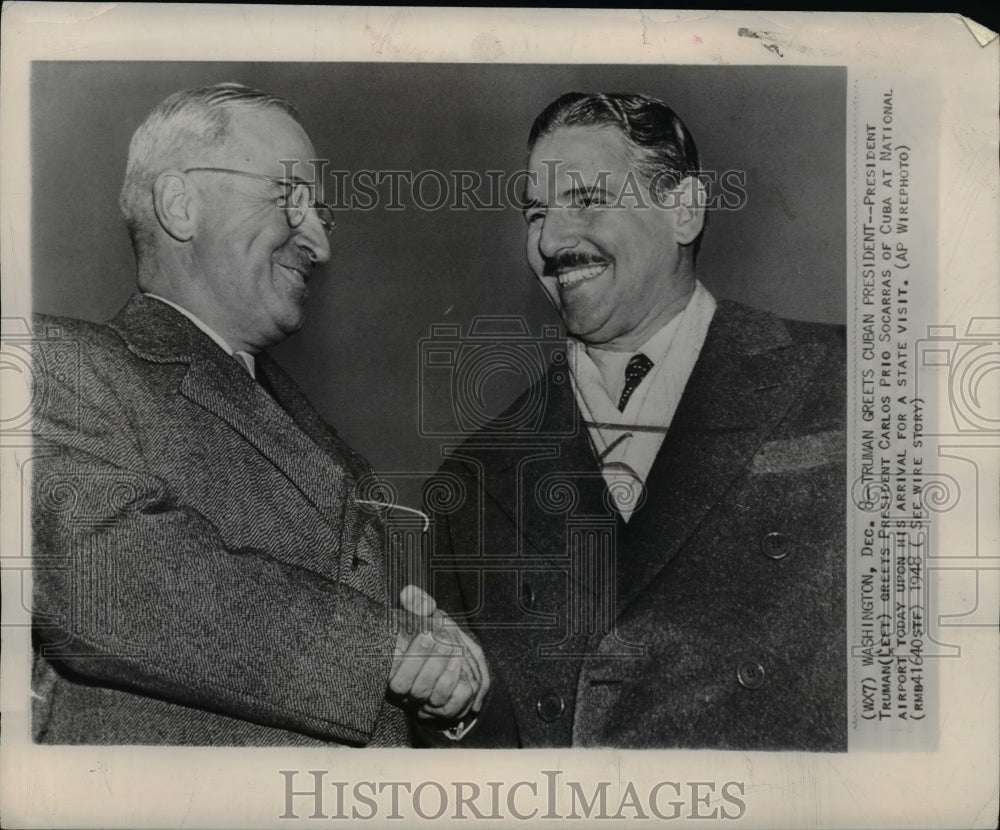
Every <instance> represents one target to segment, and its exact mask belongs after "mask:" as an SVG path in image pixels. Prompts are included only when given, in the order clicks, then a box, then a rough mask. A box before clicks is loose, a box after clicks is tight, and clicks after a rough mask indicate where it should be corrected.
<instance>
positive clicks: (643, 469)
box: [568, 281, 716, 522]
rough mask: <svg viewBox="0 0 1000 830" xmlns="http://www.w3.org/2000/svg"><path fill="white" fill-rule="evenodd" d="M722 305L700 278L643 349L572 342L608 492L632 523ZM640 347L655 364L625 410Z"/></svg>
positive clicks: (581, 401)
mask: <svg viewBox="0 0 1000 830" xmlns="http://www.w3.org/2000/svg"><path fill="white" fill-rule="evenodd" d="M715 307H716V303H715V298H714V297H713V296H712V295H711V294H710V293H709V292H708V289H706V288H705V286H703V285H702V284H701V283H700V282H697V281H695V289H694V293H693V294H692V295H691V299H690V300H689V301H688V304H687V306H686V307H685V308H684V310H683V311H682V312H681V313H680V314H677V315H676V316H675V317H674V318H673V319H672V320H671V321H670V322H669V323H667V324H666V325H665V326H664V327H663V328H661V329H660V330H659V331H657V332H656V333H655V334H654V335H653V336H652V337H650V338H649V340H647V341H646V342H645V343H644V344H643V345H642V346H641V347H640V348H639V349H638V350H637V351H635V352H613V351H608V350H605V349H596V348H590V347H587V346H585V345H584V344H583V343H581V342H580V341H579V340H576V339H573V338H571V339H570V341H569V348H568V354H569V359H570V366H571V367H572V370H573V371H572V376H573V389H574V392H575V394H576V403H577V406H578V407H579V408H580V413H581V414H582V416H583V419H584V422H585V423H586V425H587V429H588V431H589V433H590V439H591V441H592V443H593V445H594V451H595V452H596V454H597V457H598V458H599V459H600V461H601V472H602V474H603V476H604V480H605V482H606V483H607V486H608V490H609V492H610V493H611V497H612V499H613V500H614V503H615V506H616V507H617V508H618V510H619V512H620V513H621V514H622V518H623V519H624V520H625V521H626V522H627V521H628V520H629V519H630V518H631V517H632V513H633V511H634V510H635V509H636V507H638V506H639V504H640V503H641V501H642V499H643V496H644V488H645V482H646V477H647V476H648V475H649V471H650V469H651V468H652V466H653V461H654V459H655V458H656V454H657V453H658V452H659V450H660V446H661V445H662V444H663V438H664V436H665V435H666V432H667V428H668V427H669V426H670V422H671V421H672V420H673V417H674V412H676V411H677V405H678V403H680V399H681V395H682V394H683V392H684V387H685V385H686V384H687V381H688V378H689V377H690V376H691V372H692V370H693V369H694V364H695V363H696V362H697V360H698V355H699V354H700V353H701V347H702V345H703V344H704V342H705V335H706V334H707V333H708V326H709V324H710V323H711V322H712V316H713V315H714V314H715ZM639 352H641V353H642V354H644V355H646V357H648V358H649V359H650V360H651V361H652V362H653V368H652V369H650V370H649V373H648V374H647V375H646V377H644V378H643V379H642V382H641V383H640V384H639V385H638V386H637V387H636V389H635V391H634V392H633V393H632V397H630V398H629V400H628V403H627V404H626V405H625V411H624V412H619V411H618V401H619V399H620V398H621V393H622V388H623V386H624V385H625V367H626V365H627V364H628V361H629V359H630V358H632V356H633V355H635V354H638V353H639Z"/></svg>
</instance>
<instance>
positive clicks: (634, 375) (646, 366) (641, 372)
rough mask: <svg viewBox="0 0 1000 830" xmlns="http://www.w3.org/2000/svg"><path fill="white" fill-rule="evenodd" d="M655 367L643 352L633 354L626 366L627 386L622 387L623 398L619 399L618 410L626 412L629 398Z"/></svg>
mask: <svg viewBox="0 0 1000 830" xmlns="http://www.w3.org/2000/svg"><path fill="white" fill-rule="evenodd" d="M652 368H653V361H652V360H650V359H649V358H648V357H646V355H644V354H643V353H642V352H639V353H638V354H634V355H632V357H630V358H629V361H628V363H627V364H626V366H625V388H624V389H622V396H621V399H620V400H619V401H618V411H619V412H624V411H625V405H626V404H627V403H628V399H629V398H631V397H632V393H633V392H635V390H636V387H637V386H638V385H639V384H640V383H642V379H643V378H644V377H646V375H648V374H649V370H650V369H652Z"/></svg>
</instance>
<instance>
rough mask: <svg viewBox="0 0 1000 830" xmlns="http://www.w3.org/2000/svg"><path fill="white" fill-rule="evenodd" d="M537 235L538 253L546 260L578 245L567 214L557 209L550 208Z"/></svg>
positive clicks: (574, 229) (577, 239)
mask: <svg viewBox="0 0 1000 830" xmlns="http://www.w3.org/2000/svg"><path fill="white" fill-rule="evenodd" d="M541 225H542V228H541V231H540V233H539V235H538V252H539V253H540V254H541V255H542V256H543V257H546V258H549V257H554V256H555V255H556V254H558V253H559V252H560V251H565V250H567V249H573V248H575V247H576V246H577V245H578V244H580V239H579V237H578V236H577V232H576V228H575V226H574V225H573V222H572V221H571V219H570V216H569V212H568V211H566V210H563V209H561V208H559V207H550V208H549V209H548V211H546V214H545V217H544V218H543V219H542V222H541Z"/></svg>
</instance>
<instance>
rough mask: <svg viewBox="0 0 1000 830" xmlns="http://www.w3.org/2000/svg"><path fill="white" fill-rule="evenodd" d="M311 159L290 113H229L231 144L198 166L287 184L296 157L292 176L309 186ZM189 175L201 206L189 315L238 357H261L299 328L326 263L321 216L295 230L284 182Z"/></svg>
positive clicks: (271, 110) (308, 217)
mask: <svg viewBox="0 0 1000 830" xmlns="http://www.w3.org/2000/svg"><path fill="white" fill-rule="evenodd" d="M315 158H316V154H315V151H314V150H313V147H312V144H311V143H310V142H309V138H308V137H307V136H306V134H305V131H304V130H303V129H302V127H301V126H300V125H299V124H298V123H296V121H294V120H293V119H292V118H291V117H289V116H288V115H287V114H286V113H284V112H282V111H281V110H278V109H274V108H269V109H238V108H233V109H232V112H231V122H230V138H229V140H228V141H227V142H226V143H225V145H224V146H223V147H222V148H220V150H219V151H218V152H216V153H213V154H212V158H211V159H209V160H202V159H199V160H198V162H197V165H198V166H202V165H203V166H215V167H223V168H230V169H233V170H242V171H245V172H248V173H257V174H260V175H264V176H273V177H275V178H285V177H287V175H288V170H287V169H286V167H285V166H284V165H282V164H281V162H282V161H287V160H295V161H297V162H298V164H297V166H296V167H295V168H294V173H295V174H296V175H297V176H298V177H300V178H302V179H306V180H309V179H312V178H313V173H314V171H313V169H312V166H311V165H310V164H309V161H310V160H312V159H315ZM188 177H189V179H190V180H191V182H192V183H193V187H194V188H195V189H196V191H197V193H198V195H199V201H200V203H201V206H202V207H201V210H200V211H199V215H198V227H197V229H196V231H195V233H194V237H193V239H192V243H193V246H194V250H193V254H194V257H193V263H192V266H193V268H194V270H195V272H196V273H194V274H193V277H194V278H195V279H197V280H199V281H200V285H199V286H198V288H199V290H198V292H197V294H198V300H197V303H198V307H196V308H192V309H191V311H192V312H194V313H195V314H197V315H198V316H199V317H201V319H203V320H204V321H205V322H206V323H207V324H208V325H210V326H211V327H212V328H213V329H215V330H216V331H217V332H218V333H219V334H220V335H221V336H222V337H223V338H224V339H225V340H226V341H227V342H228V343H229V344H230V346H231V347H232V348H233V349H236V350H240V349H245V350H248V351H257V350H259V349H261V348H264V347H266V346H270V345H273V344H274V343H278V342H280V341H281V340H284V339H285V338H286V337H288V335H290V334H292V333H293V332H296V331H298V329H299V328H300V327H301V326H302V323H303V320H304V317H305V303H306V300H307V298H308V296H309V288H308V282H309V277H310V274H311V272H312V268H313V266H314V265H317V264H322V263H324V262H326V261H327V260H329V258H330V245H329V242H328V240H327V235H326V232H325V230H324V229H323V227H322V225H321V223H320V221H319V218H318V217H317V215H316V212H315V211H313V210H309V211H307V212H306V216H305V219H304V221H303V222H302V224H301V225H299V226H298V227H297V228H294V229H293V228H292V227H291V226H290V225H289V223H288V221H287V219H286V216H285V211H284V210H283V209H282V207H281V200H282V198H283V196H284V188H282V187H281V185H280V184H276V183H270V182H266V181H262V180H259V179H254V178H249V177H245V176H238V175H232V174H226V173H208V172H199V171H195V172H192V173H189V174H188Z"/></svg>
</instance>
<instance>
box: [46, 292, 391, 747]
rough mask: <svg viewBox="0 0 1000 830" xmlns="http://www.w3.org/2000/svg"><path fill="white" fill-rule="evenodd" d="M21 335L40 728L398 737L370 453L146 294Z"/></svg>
mask: <svg viewBox="0 0 1000 830" xmlns="http://www.w3.org/2000/svg"><path fill="white" fill-rule="evenodd" d="M34 333H35V337H36V338H37V343H38V344H37V345H36V349H35V351H36V358H37V359H36V361H35V367H36V390H35V392H36V394H35V407H34V421H35V448H34V457H33V459H32V468H33V469H32V477H33V510H32V520H33V522H32V524H33V533H34V541H33V554H34V646H35V653H34V670H33V692H34V699H33V722H32V727H33V734H34V738H35V740H37V741H41V742H46V743H88V744H91V743H92V744H135V743H144V744H212V745H239V744H246V745H281V744H298V745H317V746H319V745H329V744H351V745H365V744H394V745H395V744H404V743H406V742H407V741H408V730H407V726H406V721H405V718H404V716H403V713H402V712H401V711H400V710H398V709H396V708H395V707H393V706H390V705H389V704H387V703H386V702H385V697H384V696H385V690H386V682H387V676H388V671H389V664H390V660H391V655H392V647H393V643H394V642H395V637H394V634H393V633H392V626H391V624H390V620H389V616H388V612H387V610H386V607H387V597H386V596H385V584H384V563H383V561H382V545H383V542H384V534H383V532H382V530H381V529H380V527H379V520H378V517H377V515H375V514H373V513H372V512H370V511H366V510H365V509H362V508H361V507H359V505H358V503H357V501H356V500H355V497H354V491H355V485H356V483H357V481H358V480H359V479H360V478H361V477H363V476H365V475H367V474H368V472H369V469H368V465H367V464H366V463H365V461H364V460H363V459H362V458H360V457H359V456H358V455H357V454H355V453H354V452H352V451H351V449H350V448H349V447H347V446H346V445H345V444H344V443H343V442H342V441H341V440H340V439H339V438H338V436H337V434H336V433H335V432H334V430H333V429H331V428H330V427H329V426H328V425H327V424H325V423H324V422H323V420H322V419H321V418H320V416H319V415H318V414H317V412H316V411H315V410H314V409H313V407H312V406H311V405H310V404H309V402H308V401H307V400H306V398H305V397H304V395H303V394H302V393H301V391H300V390H299V389H298V387H297V386H296V385H295V383H294V382H293V381H292V380H291V379H290V378H289V377H288V376H287V375H286V374H285V373H284V372H282V371H281V369H280V368H279V367H278V366H277V364H276V363H275V362H274V361H273V360H271V359H270V358H269V357H268V356H267V355H266V354H262V355H261V356H260V357H259V361H258V376H259V377H260V378H261V381H262V383H263V384H264V385H262V384H261V383H257V382H255V381H254V380H253V379H252V378H251V377H250V375H249V374H248V373H247V372H246V371H245V370H244V369H242V368H241V367H240V366H239V365H238V364H237V362H236V360H235V359H233V358H232V357H230V356H228V355H227V354H226V353H225V352H223V351H222V350H221V349H220V348H219V347H218V346H217V345H216V344H214V343H213V342H212V341H211V339H210V338H208V337H207V336H206V335H205V334H204V333H203V332H201V331H200V330H199V329H198V328H197V327H196V326H194V325H193V324H192V323H191V322H190V321H189V320H188V319H187V318H185V317H184V316H183V315H181V314H179V313H177V312H176V311H175V310H174V309H172V308H170V307H169V306H167V305H165V304H163V303H161V302H158V301H157V300H154V299H151V298H148V297H144V296H142V295H135V296H134V297H133V298H132V299H131V300H130V301H129V302H128V304H127V305H126V306H125V307H124V309H123V310H122V311H121V312H120V313H119V314H118V316H117V317H115V319H114V320H112V321H111V322H110V323H109V324H107V325H94V324H90V323H84V322H81V321H79V320H70V319H64V318H46V317H39V318H38V319H37V320H36V322H35V330H34ZM265 386H266V387H268V388H269V389H268V388H265Z"/></svg>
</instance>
